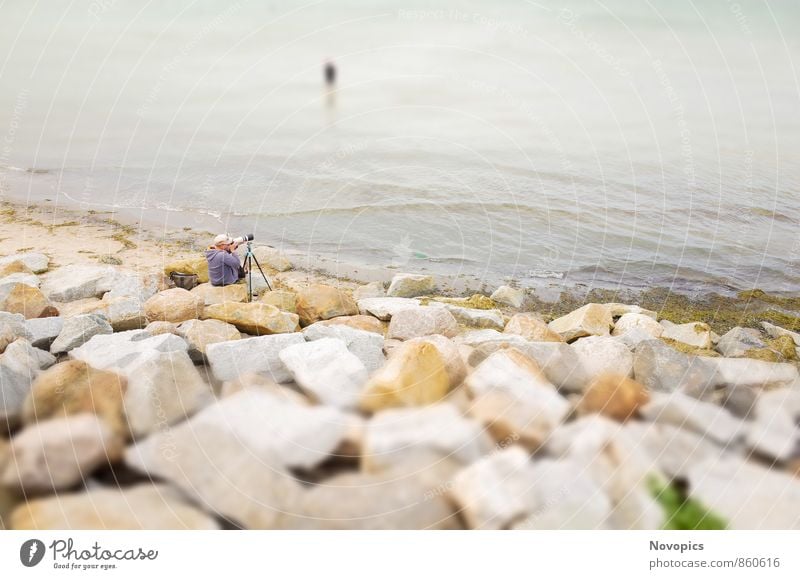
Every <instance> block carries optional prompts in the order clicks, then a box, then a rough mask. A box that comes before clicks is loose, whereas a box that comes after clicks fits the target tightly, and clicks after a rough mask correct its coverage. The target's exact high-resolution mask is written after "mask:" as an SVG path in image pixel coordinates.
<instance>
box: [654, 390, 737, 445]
mask: <svg viewBox="0 0 800 579" xmlns="http://www.w3.org/2000/svg"><path fill="white" fill-rule="evenodd" d="M641 413H642V416H644V417H645V418H646V419H648V420H652V421H653V422H658V423H661V424H672V425H673V426H676V427H679V428H683V429H684V430H690V431H692V432H695V433H697V434H699V435H700V436H702V437H705V438H708V439H709V440H713V441H715V442H717V443H720V444H732V443H734V442H736V441H737V440H738V439H739V438H741V437H742V436H743V435H744V425H743V423H742V422H741V421H740V420H738V419H737V418H734V417H733V416H732V415H731V414H730V413H729V412H728V411H727V410H725V409H724V408H720V407H719V406H717V405H716V404H711V403H708V402H702V401H700V400H697V399H695V398H692V397H690V396H687V395H685V394H682V393H680V392H672V393H671V394H664V393H662V392H654V393H653V395H652V399H651V400H650V401H649V402H648V403H647V404H645V405H644V406H643V407H642V408H641Z"/></svg>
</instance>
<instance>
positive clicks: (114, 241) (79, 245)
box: [0, 198, 800, 333]
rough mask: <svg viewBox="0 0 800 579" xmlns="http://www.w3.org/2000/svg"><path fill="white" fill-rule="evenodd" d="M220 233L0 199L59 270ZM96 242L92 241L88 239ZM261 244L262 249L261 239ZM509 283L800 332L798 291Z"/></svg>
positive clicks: (552, 307)
mask: <svg viewBox="0 0 800 579" xmlns="http://www.w3.org/2000/svg"><path fill="white" fill-rule="evenodd" d="M214 235H216V233H213V232H211V231H208V230H201V229H199V228H192V227H188V226H187V227H182V228H165V227H157V226H156V225H155V224H154V222H153V221H145V220H143V219H140V220H138V221H137V220H135V219H133V218H132V217H131V216H129V215H126V214H125V213H124V212H119V211H105V212H103V211H94V210H89V211H80V210H77V209H73V208H69V207H64V206H59V205H57V204H56V203H54V202H52V201H50V202H49V203H36V204H34V203H32V204H24V203H21V202H18V201H14V200H9V199H8V198H5V199H3V200H2V201H0V243H2V244H3V248H4V251H3V254H4V255H12V254H14V253H23V252H26V251H37V252H41V253H45V254H47V255H48V256H49V257H50V258H51V263H52V266H53V267H54V268H57V267H60V266H64V265H73V264H109V265H115V266H121V267H124V268H125V269H132V270H136V271H141V272H146V271H155V270H163V268H164V266H165V265H166V264H168V263H170V262H173V261H177V260H181V259H186V258H190V257H197V256H198V254H199V252H202V251H203V250H204V249H205V248H206V246H207V243H206V240H210V239H212V238H213V236H214ZM89 240H92V241H89ZM254 243H255V244H256V245H266V244H264V243H260V242H259V240H258V239H256V240H255V242H254ZM278 249H279V251H280V252H281V254H283V255H285V257H287V258H288V259H289V261H290V262H291V263H292V266H293V267H292V270H291V271H292V274H293V275H292V277H294V278H295V281H303V280H302V279H301V278H305V281H306V282H312V281H315V282H328V283H330V282H332V281H335V282H337V283H338V284H339V285H341V286H342V287H343V288H344V289H355V287H357V286H358V285H362V284H367V283H370V282H379V283H383V284H388V282H389V281H390V280H391V278H392V276H394V275H395V274H397V273H424V274H428V275H434V277H435V278H436V280H437V282H438V293H439V294H440V295H442V296H446V297H469V296H470V295H474V294H484V295H489V294H491V293H492V291H494V289H496V288H495V287H491V286H489V285H488V284H487V283H486V282H485V281H481V280H475V279H469V278H466V277H465V276H463V275H462V276H458V277H455V278H454V277H448V276H444V275H437V274H435V273H432V272H430V271H428V270H426V269H423V268H407V269H403V268H395V267H391V266H385V267H379V266H369V265H364V264H348V263H343V262H340V261H335V260H331V259H329V258H326V257H324V256H320V255H310V254H308V253H304V252H298V251H290V250H285V249H284V248H281V247H278ZM508 283H509V285H512V286H516V287H522V288H523V289H525V290H526V294H527V296H526V306H525V309H527V310H535V311H537V312H539V313H540V314H541V315H542V316H543V317H544V318H545V319H553V318H555V317H558V316H560V315H564V314H566V313H568V312H570V311H572V310H574V309H576V308H577V307H580V306H581V305H583V304H585V303H589V302H597V303H603V302H606V303H608V302H618V303H635V304H637V305H639V306H641V307H643V308H646V309H649V310H653V311H657V312H659V315H660V316H662V317H663V318H664V319H667V320H669V321H672V322H675V323H685V322H690V321H696V320H702V321H705V322H706V323H708V324H709V325H710V326H711V327H712V328H713V329H714V330H715V331H716V332H718V333H724V332H725V331H727V330H729V329H730V328H732V327H735V326H744V327H759V326H758V324H759V323H760V322H761V321H769V322H771V323H775V324H777V325H780V326H781V327H785V328H787V329H791V330H800V293H796V294H789V293H777V292H775V293H768V292H763V291H762V290H760V289H748V290H742V291H738V292H734V291H732V292H730V293H728V292H725V293H723V292H722V291H720V288H710V287H703V286H698V287H696V288H694V290H692V291H680V290H677V289H675V288H671V287H652V288H648V289H644V290H641V289H638V288H598V287H589V286H587V285H585V284H576V285H573V286H566V285H556V284H553V285H551V286H550V287H535V288H531V287H529V286H528V287H526V286H524V285H521V284H520V283H519V281H518V280H509V282H508Z"/></svg>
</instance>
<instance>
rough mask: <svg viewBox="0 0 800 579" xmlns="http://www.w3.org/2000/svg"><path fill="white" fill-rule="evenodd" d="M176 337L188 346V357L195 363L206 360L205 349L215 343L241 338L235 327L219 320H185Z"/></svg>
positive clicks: (179, 326) (178, 328)
mask: <svg viewBox="0 0 800 579" xmlns="http://www.w3.org/2000/svg"><path fill="white" fill-rule="evenodd" d="M177 332H178V335H179V336H180V337H181V338H183V339H184V340H186V343H187V344H188V345H189V356H190V357H191V359H192V360H193V361H195V362H204V361H205V360H206V349H207V348H208V346H209V345H211V344H216V343H217V342H230V341H233V340H238V339H240V338H241V337H242V335H241V334H240V333H239V330H237V329H236V326H233V325H231V324H228V323H226V322H221V321H220V320H187V321H185V322H181V323H180V324H179V325H178V327H177Z"/></svg>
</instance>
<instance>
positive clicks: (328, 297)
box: [297, 284, 358, 326]
mask: <svg viewBox="0 0 800 579" xmlns="http://www.w3.org/2000/svg"><path fill="white" fill-rule="evenodd" d="M357 313H358V307H357V306H356V303H355V302H354V301H353V299H352V298H351V297H350V296H349V295H347V294H346V293H345V292H344V291H342V290H340V289H338V288H335V287H333V286H329V285H323V284H312V285H310V286H308V287H306V288H302V289H301V290H300V291H299V292H298V293H297V314H298V315H299V316H300V323H301V324H302V325H304V326H307V325H309V324H313V323H314V322H318V321H319V320H329V319H330V318H335V317H337V316H353V315H356V314H357Z"/></svg>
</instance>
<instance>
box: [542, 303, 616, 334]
mask: <svg viewBox="0 0 800 579" xmlns="http://www.w3.org/2000/svg"><path fill="white" fill-rule="evenodd" d="M613 325H614V319H613V318H612V317H611V313H610V312H609V310H608V308H606V307H605V306H603V305H601V304H586V305H585V306H582V307H580V308H578V309H577V310H575V311H573V312H570V313H568V314H567V315H566V316H561V317H560V318H557V319H555V320H553V321H552V322H550V323H549V324H548V327H549V328H550V329H551V330H553V331H554V332H556V333H557V334H559V335H560V336H561V337H562V338H564V340H565V341H567V342H571V341H572V340H574V339H576V338H580V337H582V336H607V335H608V333H609V331H610V330H611V326H613Z"/></svg>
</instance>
